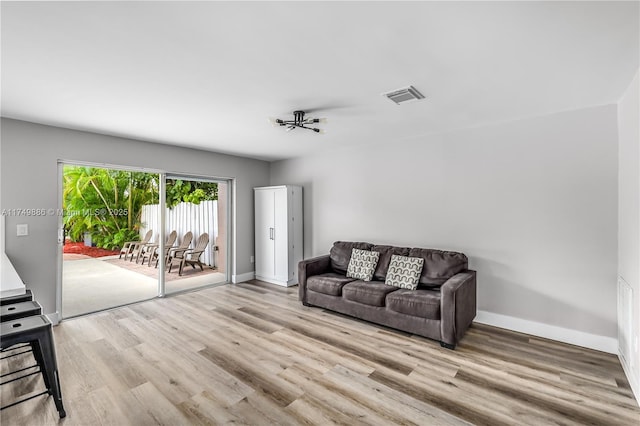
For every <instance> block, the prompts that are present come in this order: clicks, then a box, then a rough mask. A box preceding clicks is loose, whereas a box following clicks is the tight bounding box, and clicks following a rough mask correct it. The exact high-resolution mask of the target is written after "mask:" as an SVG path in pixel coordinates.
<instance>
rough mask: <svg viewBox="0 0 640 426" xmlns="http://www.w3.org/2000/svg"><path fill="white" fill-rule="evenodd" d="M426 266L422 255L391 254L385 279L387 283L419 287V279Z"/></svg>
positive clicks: (405, 286)
mask: <svg viewBox="0 0 640 426" xmlns="http://www.w3.org/2000/svg"><path fill="white" fill-rule="evenodd" d="M423 266H424V259H423V258H421V257H407V256H398V255H397V254H394V255H392V256H391V262H390V263H389V269H388V270H387V277H386V278H385V280H384V283H385V284H386V285H391V286H394V287H399V288H406V289H408V290H415V289H417V288H418V280H419V279H420V273H421V272H422V267H423Z"/></svg>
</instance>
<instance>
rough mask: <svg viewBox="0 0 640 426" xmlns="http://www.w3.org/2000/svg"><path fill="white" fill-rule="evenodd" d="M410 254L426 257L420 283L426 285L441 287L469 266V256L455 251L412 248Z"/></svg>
mask: <svg viewBox="0 0 640 426" xmlns="http://www.w3.org/2000/svg"><path fill="white" fill-rule="evenodd" d="M409 256H410V257H422V258H423V259H424V267H423V268H422V274H420V281H419V283H420V284H421V285H423V286H425V287H440V286H441V285H442V284H444V283H445V282H446V281H447V280H448V279H449V278H451V277H453V276H454V275H455V274H457V273H458V272H462V271H463V270H465V269H467V266H468V259H467V256H465V255H464V254H462V253H458V252H455V251H443V250H432V249H421V248H412V249H411V251H409Z"/></svg>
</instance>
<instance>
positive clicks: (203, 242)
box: [169, 232, 209, 276]
mask: <svg viewBox="0 0 640 426" xmlns="http://www.w3.org/2000/svg"><path fill="white" fill-rule="evenodd" d="M207 245H209V234H207V233H206V232H205V233H204V234H202V235H200V238H198V242H197V243H196V246H195V247H194V248H192V249H187V250H184V251H182V252H177V251H176V253H175V254H174V257H173V259H172V260H177V259H179V260H180V268H179V269H178V275H180V276H182V270H183V269H184V265H186V264H187V263H188V264H189V265H191V267H192V268H193V269H196V266H195V265H196V264H198V266H200V270H201V271H204V267H203V266H202V262H200V257H201V256H202V253H204V251H205V250H206V248H207ZM172 266H173V261H172V262H171V263H170V264H169V272H171V267H172Z"/></svg>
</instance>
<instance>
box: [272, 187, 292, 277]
mask: <svg viewBox="0 0 640 426" xmlns="http://www.w3.org/2000/svg"><path fill="white" fill-rule="evenodd" d="M287 200H288V197H287V188H280V189H277V190H275V216H274V221H275V229H276V230H275V276H276V279H277V280H280V281H284V282H286V281H287V280H288V279H289V277H288V275H289V235H288V234H289V232H288V226H289V220H290V214H289V205H288V202H287Z"/></svg>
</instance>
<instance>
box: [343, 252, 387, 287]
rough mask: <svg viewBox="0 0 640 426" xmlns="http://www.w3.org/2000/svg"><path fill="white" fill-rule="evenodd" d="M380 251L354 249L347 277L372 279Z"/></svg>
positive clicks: (364, 279)
mask: <svg viewBox="0 0 640 426" xmlns="http://www.w3.org/2000/svg"><path fill="white" fill-rule="evenodd" d="M379 258H380V253H378V252H377V251H369V250H360V249H356V248H354V249H352V250H351V260H349V266H348V267H347V277H349V278H356V279H358V280H363V281H371V278H373V273H374V272H375V270H376V265H377V264H378V259H379Z"/></svg>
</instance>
